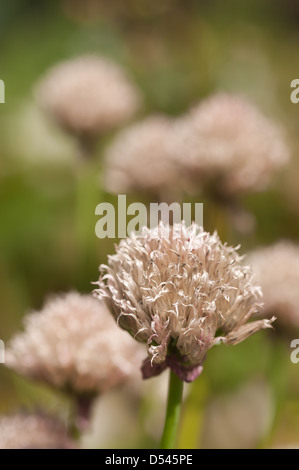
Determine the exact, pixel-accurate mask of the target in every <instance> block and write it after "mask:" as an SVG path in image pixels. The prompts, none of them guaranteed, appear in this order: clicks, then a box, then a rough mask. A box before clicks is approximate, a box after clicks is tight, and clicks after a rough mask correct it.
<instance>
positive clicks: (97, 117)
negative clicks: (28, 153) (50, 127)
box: [35, 55, 141, 136]
mask: <svg viewBox="0 0 299 470" xmlns="http://www.w3.org/2000/svg"><path fill="white" fill-rule="evenodd" d="M35 91H36V97H37V100H38V102H39V103H40V105H41V107H42V108H43V109H44V110H45V111H46V112H47V113H48V114H49V115H50V116H51V117H52V118H53V119H54V120H55V121H56V122H58V123H59V124H60V125H61V126H62V127H63V128H65V129H67V130H68V131H69V132H71V133H74V134H76V135H79V136H82V135H85V136H94V135H99V134H101V133H103V132H106V131H108V130H110V129H111V128H114V127H116V126H118V125H120V124H122V123H123V122H124V121H126V120H127V119H129V118H131V117H132V116H133V115H134V114H135V112H136V111H137V109H138V108H139V106H140V103H141V98H140V94H139V91H138V90H137V88H136V87H135V86H134V85H133V84H132V83H131V82H130V81H129V79H128V78H127V77H126V75H125V72H124V71H123V70H122V68H121V67H120V66H119V65H117V64H115V63H114V62H112V61H110V60H108V59H106V58H103V57H98V56H93V55H87V56H82V57H79V58H76V59H72V60H68V61H65V62H62V63H60V64H58V65H56V66H54V67H53V68H52V69H50V70H49V71H48V72H47V73H46V75H45V76H44V77H43V78H42V80H41V81H40V83H39V84H38V85H37V87H36V90H35Z"/></svg>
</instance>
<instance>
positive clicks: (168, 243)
mask: <svg viewBox="0 0 299 470" xmlns="http://www.w3.org/2000/svg"><path fill="white" fill-rule="evenodd" d="M241 260H242V257H240V256H239V255H238V253H237V251H236V249H235V248H233V247H229V246H227V245H226V244H222V243H221V241H220V240H219V237H218V235H217V234H216V233H214V234H212V235H211V234H209V233H207V232H205V231H203V229H202V228H201V227H198V226H197V225H196V224H193V225H191V226H190V227H186V226H185V224H184V223H182V224H175V225H174V226H173V227H169V226H167V225H164V224H162V223H160V224H159V226H158V227H156V228H155V229H148V228H146V227H144V228H143V231H142V234H141V236H139V237H137V236H136V235H134V234H131V236H130V237H128V238H127V239H124V240H122V241H121V242H120V244H119V246H118V247H117V249H116V254H115V255H113V256H109V258H108V266H105V265H102V266H101V267H100V269H101V272H102V275H101V277H100V279H99V283H98V284H99V289H98V290H96V291H95V294H96V295H97V296H98V297H99V298H100V299H104V300H105V301H106V303H107V305H108V306H109V308H110V310H111V312H112V314H113V316H114V317H115V319H116V320H117V322H118V324H119V325H120V326H121V327H122V328H124V329H126V330H128V331H129V332H130V333H131V334H132V335H133V336H134V337H135V338H136V339H137V340H139V341H144V342H147V350H148V358H147V359H146V360H145V362H144V363H143V376H144V378H146V377H149V376H151V375H156V374H158V373H160V372H162V371H163V370H164V369H165V368H166V367H167V366H169V367H170V368H171V369H172V370H173V371H174V372H175V373H176V374H177V375H178V376H179V377H180V378H181V379H182V380H185V381H187V382H188V381H192V380H194V379H195V378H196V377H197V376H198V375H199V374H200V372H201V371H202V364H203V361H204V359H205V356H206V353H207V351H208V350H209V349H210V348H212V347H213V346H214V345H215V344H216V343H218V342H219V341H221V340H222V341H223V342H224V343H226V344H236V343H239V342H240V341H243V340H244V339H245V338H247V337H248V336H250V335H251V334H253V333H254V332H256V331H257V330H259V329H261V328H268V327H270V326H271V323H272V321H273V319H272V320H259V321H254V322H249V323H248V320H249V319H250V317H251V316H252V315H253V314H255V313H256V312H257V311H258V310H259V309H260V304H259V300H260V295H261V293H260V288H259V287H258V286H256V285H255V284H254V282H253V279H252V274H251V270H250V268H249V267H248V266H243V265H242V263H241Z"/></svg>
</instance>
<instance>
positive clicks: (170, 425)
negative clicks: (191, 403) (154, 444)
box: [161, 370, 184, 449]
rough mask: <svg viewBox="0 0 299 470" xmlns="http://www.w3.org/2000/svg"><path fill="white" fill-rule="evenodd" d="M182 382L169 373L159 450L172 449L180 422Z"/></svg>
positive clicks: (172, 373)
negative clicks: (164, 416)
mask: <svg viewBox="0 0 299 470" xmlns="http://www.w3.org/2000/svg"><path fill="white" fill-rule="evenodd" d="M183 387H184V382H183V381H182V380H181V379H179V378H178V376H177V375H176V374H175V373H174V372H172V370H171V371H170V376H169V388H168V401H167V410H166V418H165V424H164V431H163V436H162V440H161V449H174V448H175V443H176V436H177V429H178V424H179V420H180V411H181V403H182V396H183Z"/></svg>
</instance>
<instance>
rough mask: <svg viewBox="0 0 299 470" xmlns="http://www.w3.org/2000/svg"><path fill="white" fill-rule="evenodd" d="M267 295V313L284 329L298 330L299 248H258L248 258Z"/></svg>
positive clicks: (285, 244) (286, 245) (281, 244)
mask: <svg viewBox="0 0 299 470" xmlns="http://www.w3.org/2000/svg"><path fill="white" fill-rule="evenodd" d="M248 260H249V262H250V263H251V264H252V266H253V268H254V271H255V273H256V279H257V281H258V282H259V283H260V284H261V286H262V289H263V294H264V311H265V313H266V314H268V315H270V314H271V313H272V312H274V313H275V315H277V322H278V323H279V324H280V325H284V326H285V327H291V328H292V327H293V328H294V327H295V328H298V327H299V291H298V285H299V247H298V246H297V245H295V244H294V243H292V242H289V241H280V242H277V243H276V244H274V245H272V246H267V247H265V248H258V249H257V250H255V251H254V252H252V253H251V254H250V255H249V256H248Z"/></svg>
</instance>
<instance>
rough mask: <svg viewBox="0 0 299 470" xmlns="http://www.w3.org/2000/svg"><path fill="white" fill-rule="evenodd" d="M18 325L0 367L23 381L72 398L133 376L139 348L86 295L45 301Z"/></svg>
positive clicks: (97, 304)
mask: <svg viewBox="0 0 299 470" xmlns="http://www.w3.org/2000/svg"><path fill="white" fill-rule="evenodd" d="M24 323H25V331H24V332H23V333H19V334H17V335H16V336H15V337H14V338H13V339H12V340H11V342H10V344H9V345H8V348H7V351H6V364H7V366H8V367H10V368H12V369H14V370H16V371H17V372H19V373H20V374H23V375H25V376H27V377H29V378H33V379H37V380H40V381H44V382H46V383H48V384H50V385H53V386H55V387H58V388H61V389H64V390H66V391H70V392H72V393H74V394H75V395H80V394H87V393H88V394H96V393H98V392H103V391H105V390H107V389H109V388H110V387H112V386H114V385H117V384H119V383H122V382H124V381H126V380H127V379H128V378H130V377H131V376H132V375H133V374H134V373H135V371H136V366H137V364H138V363H139V357H140V353H139V348H137V347H136V346H137V345H136V344H135V342H134V341H133V340H132V338H130V337H129V336H128V335H126V334H125V333H124V332H123V331H121V330H120V329H119V328H117V327H116V325H115V323H114V321H113V319H112V318H111V315H110V313H109V312H108V311H107V309H106V307H105V305H104V304H100V303H99V302H98V301H97V300H96V299H94V298H93V297H92V296H90V295H80V294H78V293H76V292H71V293H68V294H65V295H62V296H58V297H55V298H52V299H49V301H48V302H47V303H46V304H45V306H44V308H43V310H42V311H41V312H36V313H31V314H29V315H28V316H26V317H25V321H24Z"/></svg>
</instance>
